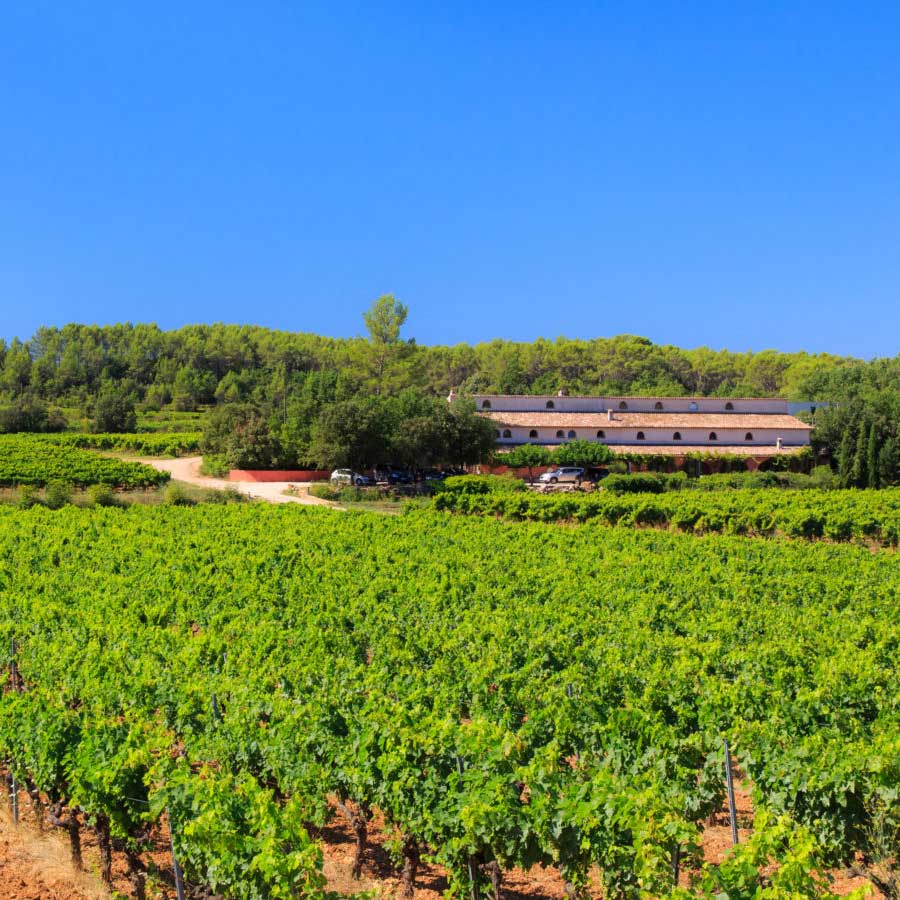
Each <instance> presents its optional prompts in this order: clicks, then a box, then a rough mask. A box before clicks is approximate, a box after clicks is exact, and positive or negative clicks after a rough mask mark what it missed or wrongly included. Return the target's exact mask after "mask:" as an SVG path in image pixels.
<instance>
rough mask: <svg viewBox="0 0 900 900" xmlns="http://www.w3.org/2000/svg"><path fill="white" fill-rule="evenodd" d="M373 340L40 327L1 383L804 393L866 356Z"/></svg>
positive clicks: (2, 366) (608, 342)
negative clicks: (376, 346) (316, 383)
mask: <svg viewBox="0 0 900 900" xmlns="http://www.w3.org/2000/svg"><path fill="white" fill-rule="evenodd" d="M371 350H372V341H371V339H370V338H366V337H358V338H330V337H323V336H320V335H315V334H306V333H302V332H288V331H273V330H271V329H268V328H262V327H260V326H255V325H225V324H214V325H189V326H185V327H183V328H179V329H176V330H173V331H163V330H162V329H160V328H159V327H158V326H156V325H154V324H130V323H124V324H117V325H106V326H96V325H78V324H71V325H66V326H64V327H62V328H54V327H44V328H39V329H38V330H37V332H35V334H34V335H33V337H31V338H30V339H29V340H26V341H20V340H18V339H14V340H12V341H11V342H9V343H6V342H3V341H0V392H2V393H3V395H5V396H6V397H14V396H17V395H20V394H22V393H23V392H28V393H31V394H33V395H34V396H35V397H38V398H41V399H44V400H48V401H53V402H63V401H65V402H67V403H69V402H83V401H84V400H85V399H87V398H89V397H91V396H93V395H95V394H96V393H97V392H98V391H99V390H100V389H101V388H102V386H103V385H104V383H105V382H108V381H110V380H112V381H116V382H119V383H121V384H124V385H126V386H127V387H128V388H129V389H130V390H133V391H134V392H135V393H136V394H137V396H138V399H139V401H140V402H141V403H143V404H144V405H146V406H148V407H154V406H162V405H165V404H168V403H173V402H174V403H175V404H176V405H177V407H178V408H179V409H193V408H196V407H197V406H198V405H201V404H209V403H213V402H216V401H219V402H223V401H248V400H253V399H257V400H261V399H271V398H273V397H279V396H281V395H282V394H283V393H284V392H285V390H286V389H287V390H290V389H291V388H296V387H299V386H300V385H302V384H303V383H304V382H306V381H308V380H310V379H312V380H318V379H319V376H321V375H322V373H330V374H333V376H334V378H335V391H336V393H338V394H356V393H366V392H372V391H379V390H380V391H388V390H389V391H394V392H396V391H400V390H403V389H404V388H409V387H415V388H418V389H421V390H423V391H425V392H429V393H434V394H446V393H447V392H448V391H449V390H450V388H455V389H456V390H457V392H460V393H473V392H479V391H486V392H496V393H507V394H521V393H536V394H540V393H555V392H556V391H557V390H559V389H560V388H561V387H565V388H567V389H568V390H569V391H570V392H571V393H573V394H575V393H585V394H632V395H640V394H644V395H659V396H678V395H685V394H697V395H709V396H764V397H768V396H785V397H789V398H791V399H802V400H805V399H809V392H810V390H812V389H813V387H814V386H816V385H817V384H818V382H819V379H821V378H822V377H827V376H828V375H829V374H830V373H833V372H835V371H836V370H840V369H844V368H855V367H859V366H860V365H862V364H861V363H860V361H858V360H854V359H851V358H849V357H839V356H833V355H829V354H812V353H781V352H778V351H775V350H764V351H760V352H757V353H753V352H744V353H736V352H731V351H729V350H711V349H709V348H707V347H700V348H696V349H693V350H687V349H683V348H679V347H673V346H670V345H661V344H654V343H653V342H652V341H650V340H648V339H647V338H644V337H638V336H635V335H618V336H616V337H608V338H605V337H598V338H591V339H587V340H574V339H569V338H564V337H558V338H555V339H553V340H548V339H544V338H540V339H538V340H536V341H533V342H531V343H517V342H513V341H506V340H501V339H497V340H493V341H489V342H484V343H478V344H457V345H455V346H440V345H438V346H424V345H420V344H417V343H416V341H415V340H414V339H409V340H397V341H396V342H395V346H394V348H393V352H392V355H391V359H390V365H389V366H387V367H384V366H382V360H381V359H379V358H378V357H377V355H373V354H372V352H371Z"/></svg>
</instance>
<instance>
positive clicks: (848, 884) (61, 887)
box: [0, 787, 879, 900]
mask: <svg viewBox="0 0 900 900" xmlns="http://www.w3.org/2000/svg"><path fill="white" fill-rule="evenodd" d="M735 794H736V798H735V799H736V803H737V818H738V823H739V826H740V827H739V837H740V839H741V840H742V841H743V840H746V839H747V837H748V836H749V833H750V832H749V825H750V823H751V821H752V817H753V808H752V804H751V801H750V795H749V793H748V791H746V790H745V789H743V788H741V787H738V788H737V790H736V792H735ZM23 801H24V795H23ZM382 824H383V823H382V822H381V821H379V820H378V819H376V821H374V822H373V823H372V826H371V828H370V840H369V845H368V850H367V853H366V862H365V866H364V868H363V874H362V877H360V878H358V879H357V878H353V876H352V874H351V870H352V864H353V855H354V848H355V843H354V838H353V832H352V830H351V829H350V827H349V825H348V823H347V822H346V821H345V819H344V818H343V817H341V816H340V815H335V817H334V820H333V821H332V822H331V824H329V825H328V826H327V827H326V828H324V829H322V831H321V832H320V833H319V834H318V835H317V837H319V838H320V839H321V840H322V845H323V854H324V872H325V876H326V878H327V881H328V889H329V890H331V891H335V892H337V893H340V894H343V895H351V894H358V893H360V892H367V893H369V892H371V893H373V894H375V895H376V896H378V897H382V898H386V900H394V898H399V896H400V879H399V872H398V870H397V868H396V867H395V866H394V865H393V863H392V861H391V857H390V854H389V853H388V850H387V848H386V846H385V842H386V840H387V836H386V835H385V834H383V833H382V828H381V826H382ZM730 846H731V826H730V823H729V819H728V816H727V814H725V813H719V814H717V815H716V816H715V817H714V819H713V820H712V821H711V822H710V823H708V824H707V826H706V827H705V829H704V832H703V852H704V856H705V858H706V859H707V860H708V861H710V862H720V861H721V860H722V858H723V857H724V855H725V853H726V852H727V850H728V848H729V847H730ZM83 853H84V863H85V871H84V872H76V871H75V870H74V869H73V867H72V865H71V862H70V858H69V847H68V841H67V839H66V837H65V835H64V834H63V833H62V832H61V831H60V830H58V829H55V828H52V827H50V826H46V827H45V828H44V829H43V830H41V829H39V827H38V823H37V822H36V820H35V818H34V815H33V813H32V812H31V809H30V807H29V806H28V804H27V802H23V803H22V807H21V822H20V824H19V826H18V827H14V826H13V823H12V819H11V816H10V813H9V809H8V807H6V806H4V807H3V808H2V810H0V900H108V898H110V897H111V896H112V893H111V891H110V890H108V889H107V888H106V887H105V886H104V885H103V884H102V882H101V880H100V878H99V875H98V874H97V873H98V872H99V868H100V865H99V851H98V848H97V843H96V840H95V838H94V836H93V834H92V832H91V831H90V830H89V829H83ZM144 859H145V862H146V863H147V864H148V872H149V876H148V881H147V897H148V898H149V900H174V898H175V890H174V885H173V881H172V867H171V856H170V854H169V844H168V834H167V833H163V831H162V829H160V830H159V832H158V833H157V834H155V835H154V849H153V850H152V851H151V852H150V853H148V854H145V856H144ZM832 875H833V877H834V884H833V890H834V891H835V892H836V893H838V894H847V893H849V892H850V891H851V890H852V889H854V888H857V887H860V886H861V885H863V884H865V883H866V882H865V880H864V879H862V878H853V877H850V876H847V875H846V874H845V873H843V872H835V873H832ZM690 876H691V873H690V872H689V871H685V872H682V875H681V882H682V884H683V885H684V886H687V885H688V883H689V880H690ZM446 889H447V878H446V874H445V872H444V871H443V870H442V869H441V868H440V867H438V866H431V865H428V864H425V863H423V864H422V866H421V868H420V870H419V875H418V878H417V882H416V892H415V898H414V900H442V897H443V892H444V891H445V890H446ZM112 890H113V891H115V892H117V893H118V894H119V895H120V896H123V897H133V891H132V885H131V883H130V881H129V880H128V877H127V874H126V870H125V862H124V859H123V858H122V855H121V854H115V856H114V864H113V884H112ZM589 893H590V895H591V896H592V897H599V896H600V894H601V892H600V890H599V886H598V885H597V883H596V880H595V881H594V883H593V884H592V885H591V887H590V891H589ZM502 895H503V900H565V897H566V894H565V890H564V887H563V881H562V878H561V877H560V874H559V872H558V871H557V870H556V869H554V868H550V867H548V868H542V867H540V866H535V867H534V868H532V869H531V870H529V871H527V872H523V871H520V870H513V871H510V872H504V875H503V890H502ZM872 897H873V900H877V898H878V897H879V895H878V893H877V892H874V891H873V893H872Z"/></svg>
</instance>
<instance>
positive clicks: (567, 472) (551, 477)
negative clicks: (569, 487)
mask: <svg viewBox="0 0 900 900" xmlns="http://www.w3.org/2000/svg"><path fill="white" fill-rule="evenodd" d="M582 480H584V469H580V468H578V467H577V466H560V468H558V469H552V470H551V471H549V472H544V474H543V475H541V477H540V478H538V481H540V482H541V483H542V484H563V483H567V482H568V483H572V484H578V483H580V482H581V481H582Z"/></svg>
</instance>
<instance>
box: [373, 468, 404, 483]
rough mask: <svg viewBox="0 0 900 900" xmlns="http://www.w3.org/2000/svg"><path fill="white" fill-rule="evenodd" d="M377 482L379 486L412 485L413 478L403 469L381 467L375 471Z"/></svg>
mask: <svg viewBox="0 0 900 900" xmlns="http://www.w3.org/2000/svg"><path fill="white" fill-rule="evenodd" d="M375 480H376V481H377V482H378V483H379V484H412V481H413V478H412V475H410V474H409V472H406V471H405V470H403V469H395V468H394V467H393V466H381V467H379V468H377V469H376V470H375Z"/></svg>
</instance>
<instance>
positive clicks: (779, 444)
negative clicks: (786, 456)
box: [775, 438, 781, 450]
mask: <svg viewBox="0 0 900 900" xmlns="http://www.w3.org/2000/svg"><path fill="white" fill-rule="evenodd" d="M775 449H776V450H780V449H781V438H778V439H777V440H776V441H775Z"/></svg>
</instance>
